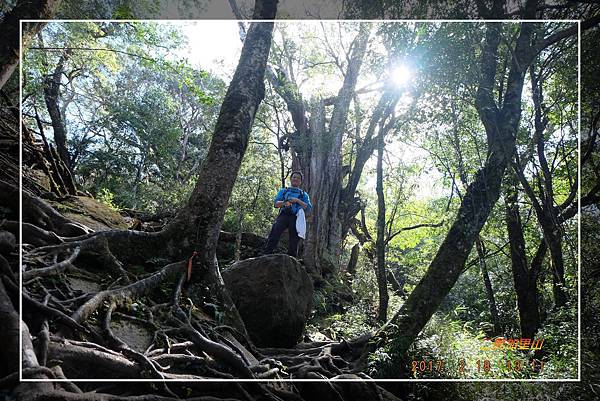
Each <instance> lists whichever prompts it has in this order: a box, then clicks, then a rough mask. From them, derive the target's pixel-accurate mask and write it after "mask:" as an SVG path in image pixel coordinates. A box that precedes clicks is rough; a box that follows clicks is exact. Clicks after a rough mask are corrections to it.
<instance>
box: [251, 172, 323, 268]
mask: <svg viewBox="0 0 600 401" xmlns="http://www.w3.org/2000/svg"><path fill="white" fill-rule="evenodd" d="M303 178H304V176H303V175H302V173H301V172H300V171H294V172H293V173H292V175H291V176H290V186H289V187H286V188H281V189H280V190H279V192H278V193H277V196H276V197H275V201H274V206H275V207H276V208H278V209H280V210H279V214H278V215H277V219H276V220H275V223H273V227H272V228H271V232H270V233H269V237H268V238H267V242H266V244H265V247H264V250H263V253H264V254H270V253H273V250H274V249H275V247H276V246H277V243H278V242H279V238H280V237H281V234H282V233H283V232H284V231H285V229H286V228H287V230H288V233H289V238H290V240H289V246H288V255H290V256H294V257H295V256H296V255H297V253H298V242H299V240H300V238H304V237H305V234H306V220H305V217H304V213H305V212H306V213H308V212H310V211H311V209H312V203H310V197H309V196H308V194H307V193H306V192H304V191H303V190H302V189H300V184H302V180H303Z"/></svg>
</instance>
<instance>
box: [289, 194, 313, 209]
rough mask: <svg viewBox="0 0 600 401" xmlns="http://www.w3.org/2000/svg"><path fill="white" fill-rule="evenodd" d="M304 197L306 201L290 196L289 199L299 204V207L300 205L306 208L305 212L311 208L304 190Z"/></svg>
mask: <svg viewBox="0 0 600 401" xmlns="http://www.w3.org/2000/svg"><path fill="white" fill-rule="evenodd" d="M304 197H305V198H306V202H305V201H303V200H302V199H299V198H292V199H290V200H291V201H292V202H294V203H297V204H299V205H300V207H302V209H304V210H306V211H307V212H310V210H311V209H312V204H311V203H310V198H309V197H308V194H307V193H306V192H304Z"/></svg>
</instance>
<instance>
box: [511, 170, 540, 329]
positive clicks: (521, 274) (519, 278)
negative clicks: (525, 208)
mask: <svg viewBox="0 0 600 401" xmlns="http://www.w3.org/2000/svg"><path fill="white" fill-rule="evenodd" d="M508 181H509V185H508V189H507V193H506V196H505V198H506V228H507V229H508V239H509V242H510V258H511V267H512V273H513V281H514V283H515V291H516V293H517V306H518V309H519V325H520V328H521V337H523V338H531V339H533V338H534V336H535V333H536V332H537V329H538V327H539V324H540V316H539V309H538V299H537V285H536V281H537V272H538V271H539V270H538V268H535V269H534V268H533V262H532V269H529V267H528V263H527V255H526V253H525V250H526V247H525V237H524V236H523V226H522V224H521V215H520V213H519V204H518V203H517V200H518V199H517V197H518V195H517V188H516V187H515V185H514V181H513V182H511V180H508ZM542 243H544V242H543V239H542ZM536 265H537V266H539V265H541V258H539V257H538V260H537V261H536Z"/></svg>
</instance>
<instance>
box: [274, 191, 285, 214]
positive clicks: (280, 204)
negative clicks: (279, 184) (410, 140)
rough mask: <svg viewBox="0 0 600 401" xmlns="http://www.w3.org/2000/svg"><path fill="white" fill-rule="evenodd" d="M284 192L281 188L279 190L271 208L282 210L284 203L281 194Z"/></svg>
mask: <svg viewBox="0 0 600 401" xmlns="http://www.w3.org/2000/svg"><path fill="white" fill-rule="evenodd" d="M284 191H285V188H281V189H280V190H279V192H277V196H275V201H274V204H273V207H276V208H277V209H279V208H282V207H283V206H284V204H285V201H284V199H283V192H284Z"/></svg>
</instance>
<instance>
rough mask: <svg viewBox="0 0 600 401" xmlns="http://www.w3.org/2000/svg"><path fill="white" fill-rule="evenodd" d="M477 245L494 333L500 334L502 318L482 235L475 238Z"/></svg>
mask: <svg viewBox="0 0 600 401" xmlns="http://www.w3.org/2000/svg"><path fill="white" fill-rule="evenodd" d="M475 247H476V249H477V257H478V258H479V270H480V271H481V276H482V278H483V285H484V286H485V295H486V297H487V299H488V306H489V308H490V316H491V318H492V324H493V325H494V334H500V333H501V332H502V328H501V327H500V318H499V316H498V308H497V307H496V298H495V297H494V288H493V287H492V281H491V280H490V275H489V273H488V270H487V265H486V262H485V246H484V245H483V241H481V237H480V236H477V238H476V239H475Z"/></svg>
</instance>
